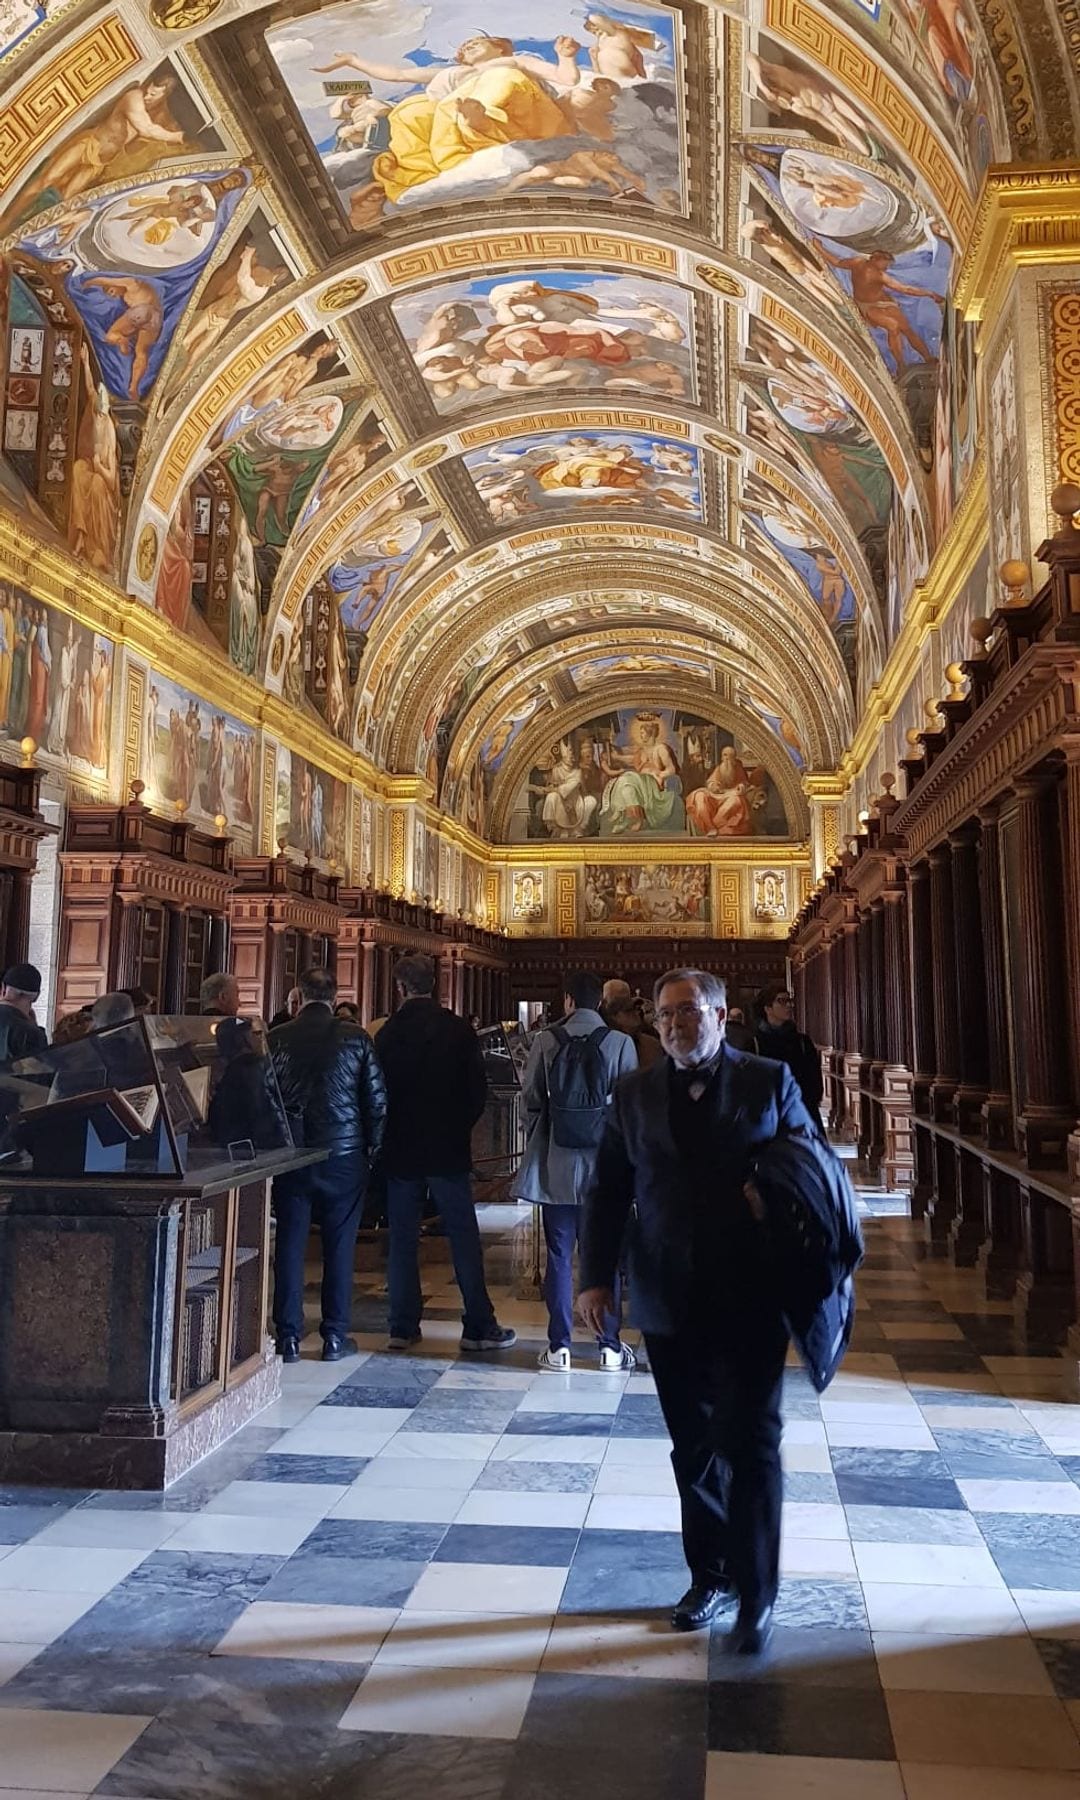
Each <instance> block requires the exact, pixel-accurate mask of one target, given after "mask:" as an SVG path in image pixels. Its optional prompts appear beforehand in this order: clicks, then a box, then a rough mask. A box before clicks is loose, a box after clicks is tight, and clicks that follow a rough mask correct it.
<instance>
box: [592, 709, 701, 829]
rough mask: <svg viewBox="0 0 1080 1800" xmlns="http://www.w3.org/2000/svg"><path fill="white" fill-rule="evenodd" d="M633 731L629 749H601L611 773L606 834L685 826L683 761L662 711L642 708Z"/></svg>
mask: <svg viewBox="0 0 1080 1800" xmlns="http://www.w3.org/2000/svg"><path fill="white" fill-rule="evenodd" d="M627 735H628V737H629V748H628V749H626V750H619V749H617V748H615V747H614V746H613V745H612V746H608V745H605V746H604V747H603V749H602V750H601V752H600V767H601V768H602V770H603V772H604V774H605V775H606V776H607V778H608V780H607V786H606V788H605V789H604V798H603V803H602V805H601V808H600V833H601V836H604V837H619V836H621V835H622V834H623V833H624V832H639V831H682V830H683V828H684V826H685V823H686V815H685V809H684V807H683V798H682V783H681V781H680V779H679V765H678V763H677V762H676V761H675V755H674V752H673V750H672V748H671V745H670V744H669V743H668V742H667V740H666V738H665V737H664V736H663V721H662V719H661V718H660V717H659V715H658V714H656V713H638V715H637V717H636V718H634V719H633V720H631V723H630V728H629V732H628V734H627Z"/></svg>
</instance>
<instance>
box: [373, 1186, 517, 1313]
mask: <svg viewBox="0 0 1080 1800" xmlns="http://www.w3.org/2000/svg"><path fill="white" fill-rule="evenodd" d="M426 1193H430V1195H431V1198H432V1199H433V1200H434V1202H435V1204H436V1206H437V1207H438V1209H439V1217H440V1219H441V1220H442V1222H443V1225H444V1226H445V1228H446V1235H447V1237H448V1238H449V1240H450V1254H451V1256H452V1257H453V1259H454V1277H455V1279H456V1281H457V1284H458V1287H459V1288H460V1289H461V1298H462V1300H463V1301H464V1304H465V1310H464V1312H463V1314H462V1321H461V1323H462V1333H463V1335H464V1336H465V1337H487V1336H488V1334H489V1332H490V1330H491V1327H492V1326H493V1325H494V1324H495V1308H494V1307H493V1306H492V1304H491V1298H490V1295H489V1294H488V1291H487V1286H486V1284H485V1281H484V1252H483V1249H482V1248H481V1244H480V1227H479V1225H478V1224H477V1222H476V1208H475V1207H474V1206H473V1197H472V1181H471V1178H470V1177H469V1176H468V1175H391V1176H389V1177H388V1178H387V1183H386V1211H387V1216H388V1218H389V1221H390V1255H389V1259H388V1263H387V1270H386V1283H387V1287H388V1289H389V1292H390V1336H391V1337H414V1336H415V1334H416V1333H417V1332H418V1331H419V1329H420V1315H421V1313H422V1311H423V1304H424V1303H423V1295H422V1294H421V1292H420V1220H421V1215H422V1212H423V1206H424V1195H425V1194H426Z"/></svg>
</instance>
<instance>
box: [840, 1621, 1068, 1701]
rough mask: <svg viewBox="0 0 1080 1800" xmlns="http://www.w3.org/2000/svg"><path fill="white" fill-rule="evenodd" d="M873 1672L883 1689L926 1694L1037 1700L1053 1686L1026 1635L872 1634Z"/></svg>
mask: <svg viewBox="0 0 1080 1800" xmlns="http://www.w3.org/2000/svg"><path fill="white" fill-rule="evenodd" d="M874 1651H875V1653H876V1655H877V1661H878V1672H879V1674H880V1676H881V1683H882V1686H883V1687H885V1688H904V1689H908V1690H911V1691H913V1692H921V1693H929V1694H1043V1695H1046V1696H1049V1697H1053V1693H1054V1685H1053V1682H1052V1681H1051V1680H1050V1677H1049V1675H1048V1674H1047V1672H1046V1667H1045V1665H1044V1663H1043V1660H1042V1657H1041V1656H1040V1655H1039V1652H1038V1651H1037V1650H1036V1648H1035V1645H1034V1644H1033V1643H1032V1641H1031V1639H1030V1637H1028V1635H1027V1633H1026V1632H1021V1633H1014V1634H1013V1635H1012V1636H1007V1637H949V1636H946V1635H941V1636H938V1637H934V1636H933V1635H932V1634H930V1633H922V1634H915V1633H909V1632H895V1631H886V1632H878V1633H877V1634H876V1635H875V1637H874Z"/></svg>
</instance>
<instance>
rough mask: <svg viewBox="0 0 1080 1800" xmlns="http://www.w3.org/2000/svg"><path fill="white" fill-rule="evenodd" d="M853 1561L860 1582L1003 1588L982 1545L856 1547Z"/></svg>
mask: <svg viewBox="0 0 1080 1800" xmlns="http://www.w3.org/2000/svg"><path fill="white" fill-rule="evenodd" d="M855 1561H856V1563H857V1565H858V1570H859V1579H860V1580H861V1581H882V1582H889V1583H894V1584H903V1585H907V1584H911V1585H913V1586H915V1587H944V1588H954V1587H961V1586H962V1587H965V1588H1000V1587H1002V1586H1003V1585H1004V1583H1003V1580H1002V1577H1001V1574H1000V1571H999V1570H998V1566H997V1564H996V1563H995V1561H994V1559H993V1557H992V1556H991V1554H990V1552H989V1550H987V1549H986V1547H985V1545H982V1544H882V1543H874V1544H856V1545H855Z"/></svg>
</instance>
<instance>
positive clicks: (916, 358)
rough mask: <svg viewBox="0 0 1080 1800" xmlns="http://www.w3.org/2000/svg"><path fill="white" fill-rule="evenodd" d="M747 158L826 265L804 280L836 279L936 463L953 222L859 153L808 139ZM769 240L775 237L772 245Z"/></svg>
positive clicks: (925, 453)
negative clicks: (819, 146) (935, 214)
mask: <svg viewBox="0 0 1080 1800" xmlns="http://www.w3.org/2000/svg"><path fill="white" fill-rule="evenodd" d="M743 156H744V159H745V161H746V163H747V166H748V168H749V169H750V170H751V172H752V174H753V175H754V177H755V178H756V179H757V180H758V181H759V182H760V183H761V184H762V186H763V187H764V188H765V190H766V191H767V193H768V194H769V196H770V198H771V199H772V200H773V202H774V204H775V206H777V207H778V208H781V209H782V216H783V217H784V218H785V220H786V221H789V222H790V224H791V226H792V228H793V230H794V232H795V233H797V235H798V237H799V238H800V240H801V242H802V244H803V245H805V246H807V247H808V249H807V250H803V251H802V252H801V254H802V255H803V256H806V255H808V254H809V255H810V260H811V262H812V263H813V264H815V265H816V266H815V270H814V273H813V274H811V273H810V271H807V270H804V271H803V274H802V282H803V284H809V285H810V286H811V288H812V289H813V291H814V292H815V296H816V297H820V290H821V287H822V284H823V283H831V282H835V283H836V284H837V285H838V287H839V289H840V290H841V293H842V294H843V296H844V310H845V311H849V312H850V313H851V314H852V315H853V316H854V317H855V318H857V319H858V320H859V322H860V323H861V325H862V326H864V327H865V329H866V330H867V331H868V332H869V334H870V336H871V338H872V339H873V340H874V343H875V344H876V346H877V349H878V351H879V353H880V355H881V358H882V360H883V362H884V364H885V367H886V368H887V369H888V371H889V374H890V375H891V377H892V378H893V380H894V382H895V383H896V386H897V388H898V389H899V391H900V395H901V398H902V399H903V401H904V403H905V405H906V407H907V410H908V413H909V415H910V417H911V422H912V428H913V430H914V433H915V440H916V443H917V445H918V448H919V452H920V456H921V458H922V462H923V467H924V469H926V470H929V469H930V467H931V465H932V458H933V415H934V400H935V392H936V385H937V368H936V365H937V358H938V354H939V351H940V348H941V335H942V311H943V308H944V304H945V291H946V288H947V286H948V281H949V271H950V269H951V267H952V260H953V251H952V245H951V243H950V241H949V240H948V239H947V238H946V237H945V236H943V235H942V233H943V231H944V227H943V225H942V224H941V222H940V220H937V219H933V218H931V216H930V215H929V214H928V213H927V211H926V210H925V208H924V207H923V206H921V205H920V204H919V202H918V201H917V200H916V199H915V198H914V196H913V195H912V194H910V193H908V192H907V191H905V190H904V189H903V188H901V187H900V186H899V185H898V184H897V183H895V182H891V181H888V180H886V179H885V174H884V171H882V172H881V173H877V174H872V173H871V172H870V170H869V169H867V168H866V167H864V166H862V165H861V164H860V163H858V162H856V161H855V160H853V159H852V158H851V157H849V156H842V155H840V154H839V153H837V152H834V151H824V150H816V149H810V148H808V147H806V146H804V145H798V144H791V145H786V146H785V145H783V144H770V145H762V144H755V145H747V146H744V148H743ZM759 241H760V234H759ZM769 241H770V240H769V239H768V237H766V239H765V244H766V247H768V243H769ZM774 255H775V256H778V255H779V252H775V253H774ZM791 272H792V273H793V274H794V273H795V271H794V270H792V271H791Z"/></svg>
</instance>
